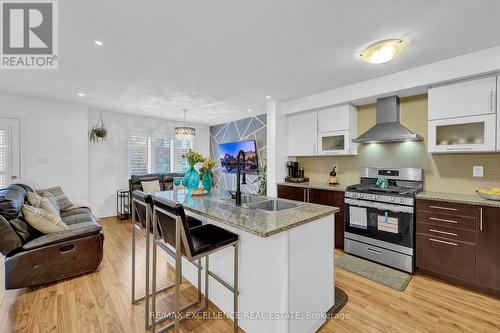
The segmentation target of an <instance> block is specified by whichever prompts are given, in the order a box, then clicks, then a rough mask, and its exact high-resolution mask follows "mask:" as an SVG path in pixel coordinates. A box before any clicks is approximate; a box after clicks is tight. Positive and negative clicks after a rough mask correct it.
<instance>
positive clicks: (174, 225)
mask: <svg viewBox="0 0 500 333" xmlns="http://www.w3.org/2000/svg"><path fill="white" fill-rule="evenodd" d="M153 202H154V210H153V215H154V219H155V220H156V221H157V223H154V224H153V233H154V235H155V237H154V243H153V263H155V262H156V255H157V247H159V248H160V249H162V250H164V251H166V249H168V247H167V244H169V245H170V246H173V247H174V248H175V255H176V260H175V301H174V307H175V309H174V313H173V314H170V315H169V316H167V317H166V318H171V317H172V316H175V320H174V322H171V323H169V324H168V325H166V326H164V327H163V328H161V329H160V330H159V331H156V328H155V324H156V323H155V321H153V324H152V329H151V332H153V333H160V332H165V331H167V330H169V329H170V328H172V327H174V328H175V332H176V333H177V332H179V324H180V322H181V321H183V320H185V319H186V318H187V317H188V315H193V314H195V313H198V312H200V311H203V310H205V309H206V308H207V307H208V284H209V283H208V280H209V279H208V276H209V275H210V276H212V277H213V278H214V279H215V280H216V281H218V282H220V283H221V284H222V285H223V286H224V287H226V288H227V289H229V290H230V291H232V292H233V295H234V299H233V301H234V327H233V329H234V332H238V316H237V314H238V294H239V292H238V246H239V240H238V235H236V234H234V233H232V232H230V231H227V230H225V229H223V228H219V227H217V226H215V225H213V224H205V225H202V226H199V227H196V228H192V229H190V228H189V224H188V222H187V219H186V215H185V212H184V207H183V206H182V205H181V204H179V203H177V202H175V201H172V200H168V199H165V198H162V197H156V196H153ZM158 228H160V229H161V230H160V231H161V232H162V234H163V237H162V238H163V239H160V237H157V235H158V233H159V230H158ZM229 246H233V247H234V272H233V273H234V286H233V287H231V286H230V285H229V284H228V283H227V282H225V281H224V280H222V279H221V278H220V277H218V276H217V275H216V274H215V273H213V272H210V270H209V255H210V254H212V253H214V252H217V251H220V250H222V249H224V248H226V247H229ZM182 257H184V258H186V259H187V260H188V261H190V262H191V263H194V261H198V266H199V267H201V258H203V257H205V302H204V303H205V304H204V305H203V306H202V307H201V308H199V309H196V310H195V311H194V312H191V313H189V314H187V315H185V316H183V317H180V311H182V310H185V309H187V308H188V307H189V306H183V307H180V305H179V296H180V295H179V293H180V285H181V279H182ZM199 281H200V276H199V275H198V282H199ZM152 284H153V286H152V288H153V293H152V296H151V298H152V311H153V313H155V311H156V292H155V289H156V265H155V264H153V282H152ZM198 285H199V284H198ZM200 289H201V288H200V287H199V288H198V294H199V295H200V293H201V290H200ZM166 318H164V319H166Z"/></svg>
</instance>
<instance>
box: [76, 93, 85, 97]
mask: <svg viewBox="0 0 500 333" xmlns="http://www.w3.org/2000/svg"><path fill="white" fill-rule="evenodd" d="M77 95H78V96H80V97H85V94H84V93H82V92H79V93H77Z"/></svg>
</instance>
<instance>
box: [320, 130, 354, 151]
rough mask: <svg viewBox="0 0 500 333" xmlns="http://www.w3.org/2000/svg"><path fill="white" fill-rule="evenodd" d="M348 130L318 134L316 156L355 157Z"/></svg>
mask: <svg viewBox="0 0 500 333" xmlns="http://www.w3.org/2000/svg"><path fill="white" fill-rule="evenodd" d="M353 145H354V144H352V143H351V136H350V131H349V130H340V131H332V132H325V133H319V134H318V155H355V154H356V152H357V151H354V147H353Z"/></svg>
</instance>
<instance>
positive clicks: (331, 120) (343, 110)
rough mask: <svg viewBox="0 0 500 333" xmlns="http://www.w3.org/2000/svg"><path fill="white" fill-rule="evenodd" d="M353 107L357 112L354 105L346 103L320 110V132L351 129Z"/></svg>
mask: <svg viewBox="0 0 500 333" xmlns="http://www.w3.org/2000/svg"><path fill="white" fill-rule="evenodd" d="M352 109H354V113H355V112H356V108H355V107H354V106H352V105H349V104H345V105H341V106H334V107H329V108H325V109H321V110H318V133H324V132H332V131H341V130H347V129H349V126H350V120H351V119H350V118H351V117H352V115H351V111H352Z"/></svg>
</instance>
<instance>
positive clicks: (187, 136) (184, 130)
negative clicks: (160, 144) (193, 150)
mask: <svg viewBox="0 0 500 333" xmlns="http://www.w3.org/2000/svg"><path fill="white" fill-rule="evenodd" d="M182 111H184V126H182V127H176V128H175V129H174V131H175V138H176V139H177V140H193V139H194V137H195V135H196V129H194V128H192V127H188V126H186V112H187V111H188V110H187V109H182Z"/></svg>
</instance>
